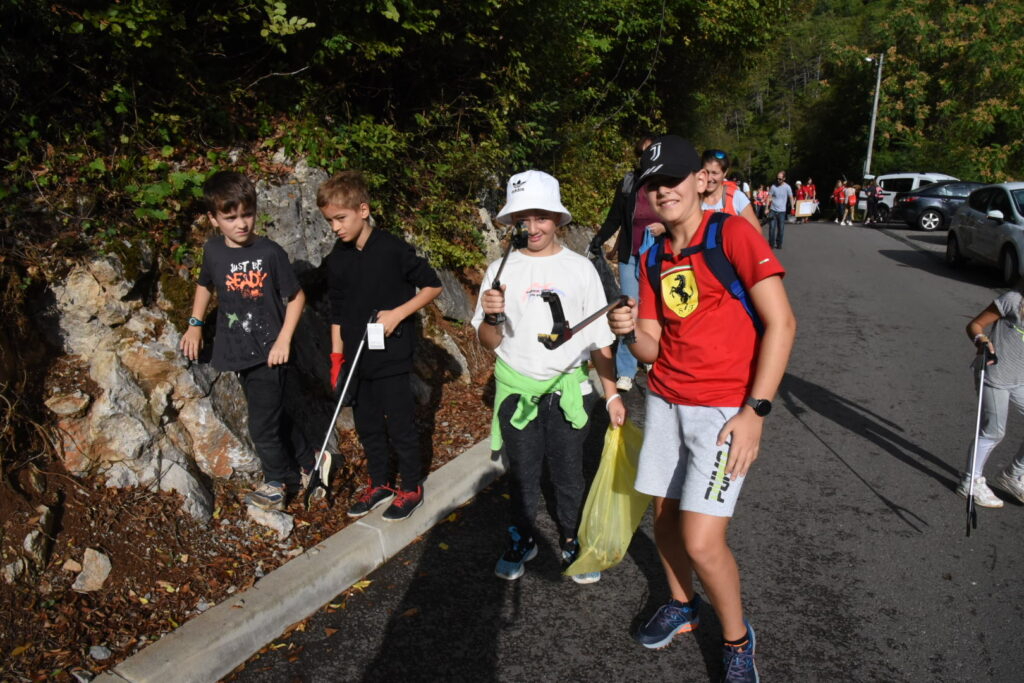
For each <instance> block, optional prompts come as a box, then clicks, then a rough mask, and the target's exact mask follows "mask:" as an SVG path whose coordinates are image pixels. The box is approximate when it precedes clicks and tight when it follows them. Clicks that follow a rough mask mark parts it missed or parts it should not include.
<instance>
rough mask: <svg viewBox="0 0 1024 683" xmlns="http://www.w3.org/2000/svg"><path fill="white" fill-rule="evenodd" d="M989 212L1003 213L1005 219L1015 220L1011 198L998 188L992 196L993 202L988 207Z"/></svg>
mask: <svg viewBox="0 0 1024 683" xmlns="http://www.w3.org/2000/svg"><path fill="white" fill-rule="evenodd" d="M988 210H989V211H1002V212H1003V218H1005V219H1006V220H1008V221H1009V220H1013V209H1011V208H1010V196H1009V195H1008V194H1006V192H1004V191H1003V190H1002V189H1000V188H996V189H995V194H993V195H992V201H991V203H990V204H989V205H988Z"/></svg>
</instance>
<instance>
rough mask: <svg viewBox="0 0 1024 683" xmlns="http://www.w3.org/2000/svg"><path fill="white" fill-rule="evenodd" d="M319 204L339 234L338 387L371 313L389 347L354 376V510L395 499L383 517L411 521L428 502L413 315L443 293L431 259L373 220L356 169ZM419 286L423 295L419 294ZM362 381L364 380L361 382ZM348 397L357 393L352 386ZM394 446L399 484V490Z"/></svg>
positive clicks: (334, 257)
mask: <svg viewBox="0 0 1024 683" xmlns="http://www.w3.org/2000/svg"><path fill="white" fill-rule="evenodd" d="M316 203H317V206H318V207H320V212H321V213H322V214H323V215H324V218H325V219H327V222H328V223H330V224H331V230H332V231H333V232H334V234H335V235H337V236H338V242H337V243H336V244H335V245H334V249H333V250H332V251H331V253H330V255H328V257H327V282H328V289H329V296H330V301H331V384H332V386H334V388H335V389H336V390H337V389H339V388H340V387H341V386H342V385H344V381H339V377H340V376H341V375H342V367H343V366H344V363H345V356H344V352H345V351H346V350H347V351H348V352H349V354H350V358H351V359H352V360H353V361H354V360H355V354H356V350H357V349H358V348H359V342H360V340H361V339H362V337H363V333H364V332H365V331H366V325H367V323H368V322H369V320H370V314H371V313H373V312H374V311H377V316H376V321H377V322H378V323H381V324H382V325H384V335H385V337H386V341H385V348H384V349H382V350H371V349H369V348H368V347H365V346H364V348H363V352H362V355H361V356H360V358H359V363H358V365H357V366H356V368H355V373H356V376H355V377H354V378H353V382H352V384H353V386H354V387H355V391H354V399H355V403H354V405H353V414H354V417H355V423H356V431H357V432H358V434H359V440H360V442H361V443H362V444H363V450H364V451H365V452H366V461H367V469H368V470H369V472H368V474H369V484H368V485H367V487H366V489H365V490H364V491H363V493H362V495H361V496H360V497H359V500H358V501H356V503H355V504H354V505H353V506H352V507H351V508H350V509H349V511H348V515H349V516H350V517H362V516H363V515H365V514H367V513H368V512H370V510H373V509H374V508H376V507H378V506H380V505H383V504H384V503H386V502H388V501H390V500H392V498H394V501H393V502H392V503H391V506H390V507H388V509H387V510H386V511H385V512H384V519H386V520H388V521H397V520H401V519H405V518H407V517H408V516H409V515H411V514H412V513H413V511H414V510H415V509H416V508H418V507H419V506H420V505H421V504H422V502H423V487H422V486H421V485H420V482H421V480H422V462H421V461H420V451H419V443H418V436H417V434H416V425H415V419H414V418H415V415H414V405H413V398H412V391H411V390H410V387H409V373H410V372H411V370H412V351H413V344H414V337H415V329H414V325H413V319H412V317H411V316H412V315H413V314H414V313H415V312H416V311H418V310H420V309H421V308H423V307H424V306H426V305H427V304H428V303H430V302H431V301H433V300H434V299H435V298H436V297H437V296H438V295H439V294H440V293H441V281H440V280H439V279H438V277H437V273H435V272H434V270H433V269H432V268H431V267H430V265H429V264H428V263H427V261H426V259H424V258H422V257H420V256H417V255H416V251H415V250H414V249H413V248H412V246H410V245H409V244H407V243H406V242H404V241H403V240H402V239H401V238H399V237H396V236H394V235H392V234H390V233H387V232H385V231H383V230H376V229H374V227H373V224H372V223H371V222H370V195H369V191H368V190H367V187H366V181H365V180H364V179H363V176H362V174H360V173H359V172H358V171H343V172H342V173H339V174H338V175H336V176H334V177H333V178H331V179H330V180H328V181H327V182H325V183H324V184H323V185H321V186H320V189H319V190H318V191H317V198H316ZM417 289H418V290H419V291H417ZM357 380H358V381H357ZM349 393H350V394H353V390H352V388H351V387H350V389H349ZM389 442H390V447H391V448H394V450H395V452H396V454H397V456H398V473H399V475H400V479H401V486H400V487H395V486H393V481H392V478H391V475H390V471H389V464H388V460H389V453H390V448H389Z"/></svg>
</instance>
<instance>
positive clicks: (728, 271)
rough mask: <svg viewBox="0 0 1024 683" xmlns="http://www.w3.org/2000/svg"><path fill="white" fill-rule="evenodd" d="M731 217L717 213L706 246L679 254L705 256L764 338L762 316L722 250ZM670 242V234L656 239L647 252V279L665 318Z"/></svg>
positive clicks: (705, 239) (712, 218)
mask: <svg viewBox="0 0 1024 683" xmlns="http://www.w3.org/2000/svg"><path fill="white" fill-rule="evenodd" d="M731 217H732V216H730V215H729V214H727V213H722V212H720V211H719V212H715V213H713V214H712V215H711V218H709V219H708V225H707V228H706V229H705V231H704V242H703V243H702V244H699V245H697V246H696V247H687V248H686V249H683V250H682V251H681V252H679V255H680V256H692V255H693V254H697V253H703V254H704V262H705V263H706V264H707V266H708V269H709V270H710V271H711V273H712V274H713V275H714V276H715V278H716V279H717V280H718V281H719V282H721V283H722V286H723V287H725V289H726V290H727V291H728V292H729V293H730V294H732V295H733V296H734V297H735V298H737V299H739V302H740V303H741V304H743V308H744V310H746V312H747V315H749V316H750V320H751V321H752V322H753V323H754V329H755V330H757V334H758V336H761V335H763V334H764V323H763V322H761V318H760V316H758V315H757V311H756V310H754V306H753V304H752V303H751V301H750V295H749V294H747V290H746V288H745V287H744V286H743V283H742V282H740V278H739V275H737V274H736V269H735V268H734V267H733V265H732V263H731V262H730V261H729V257H727V256H726V255H725V250H724V249H723V248H722V239H723V230H722V229H723V228H724V227H725V220H726V219H727V218H731ZM667 238H668V233H662V234H661V235H659V236H658V237H656V238H655V239H654V244H653V245H652V246H651V248H650V249H649V250H648V251H647V279H648V280H649V281H650V283H651V289H652V290H653V291H654V294H655V296H656V297H658V315H659V316H660V315H661V263H662V261H663V260H664V258H665V240H666V239H667Z"/></svg>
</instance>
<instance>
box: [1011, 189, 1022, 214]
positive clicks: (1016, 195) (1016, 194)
mask: <svg viewBox="0 0 1024 683" xmlns="http://www.w3.org/2000/svg"><path fill="white" fill-rule="evenodd" d="M1010 195H1011V196H1012V197H1013V203H1014V204H1016V205H1017V213H1019V214H1020V215H1021V216H1024V190H1014V191H1012V192H1011V193H1010Z"/></svg>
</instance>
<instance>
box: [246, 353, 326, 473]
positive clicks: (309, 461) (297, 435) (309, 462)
mask: <svg viewBox="0 0 1024 683" xmlns="http://www.w3.org/2000/svg"><path fill="white" fill-rule="evenodd" d="M289 374H290V372H289V370H288V366H287V365H276V366H274V367H272V368H271V367H268V366H267V365H265V364H264V365H256V366H254V367H251V368H246V369H245V370H239V371H238V379H239V380H240V381H241V383H242V389H243V390H244V391H245V400H246V403H247V404H248V407H249V436H250V437H251V438H252V444H253V446H255V448H256V457H257V458H259V460H260V465H261V466H262V467H263V478H264V480H266V481H279V482H282V483H284V484H287V485H289V486H298V484H299V470H298V468H297V467H296V463H298V465H300V466H302V467H303V468H304V469H312V468H313V465H314V463H315V462H316V458H315V456H314V455H313V448H312V446H310V445H309V442H308V441H307V440H306V435H305V433H304V432H303V431H302V428H301V424H302V423H301V411H300V410H299V409H300V406H299V405H298V404H297V403H296V402H294V401H286V400H285V391H286V389H287V386H288V375H289Z"/></svg>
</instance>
